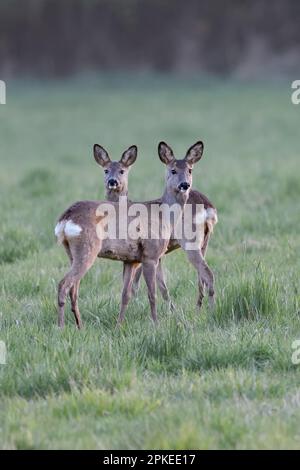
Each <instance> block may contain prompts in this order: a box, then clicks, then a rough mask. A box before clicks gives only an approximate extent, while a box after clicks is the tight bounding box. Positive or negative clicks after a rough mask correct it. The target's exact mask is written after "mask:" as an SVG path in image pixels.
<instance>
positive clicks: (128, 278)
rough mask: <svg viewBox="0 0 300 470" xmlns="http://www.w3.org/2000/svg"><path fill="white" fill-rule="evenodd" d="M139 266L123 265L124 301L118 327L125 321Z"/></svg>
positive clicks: (132, 264) (135, 264) (134, 264)
mask: <svg viewBox="0 0 300 470" xmlns="http://www.w3.org/2000/svg"><path fill="white" fill-rule="evenodd" d="M138 266H139V264H137V263H124V264H123V290H122V301H121V310H120V313H119V317H118V322H117V325H120V324H121V323H122V322H123V321H124V317H125V311H126V308H127V305H128V303H129V300H130V298H131V295H132V282H133V279H134V275H135V273H136V269H137V268H138Z"/></svg>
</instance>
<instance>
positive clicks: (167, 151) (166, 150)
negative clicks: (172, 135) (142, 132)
mask: <svg viewBox="0 0 300 470" xmlns="http://www.w3.org/2000/svg"><path fill="white" fill-rule="evenodd" d="M158 156H159V158H160V160H161V161H162V162H163V163H164V164H165V165H169V164H170V163H171V162H172V161H173V160H175V157H174V154H173V150H172V149H171V147H169V146H168V144H166V143H165V142H160V143H159V144H158Z"/></svg>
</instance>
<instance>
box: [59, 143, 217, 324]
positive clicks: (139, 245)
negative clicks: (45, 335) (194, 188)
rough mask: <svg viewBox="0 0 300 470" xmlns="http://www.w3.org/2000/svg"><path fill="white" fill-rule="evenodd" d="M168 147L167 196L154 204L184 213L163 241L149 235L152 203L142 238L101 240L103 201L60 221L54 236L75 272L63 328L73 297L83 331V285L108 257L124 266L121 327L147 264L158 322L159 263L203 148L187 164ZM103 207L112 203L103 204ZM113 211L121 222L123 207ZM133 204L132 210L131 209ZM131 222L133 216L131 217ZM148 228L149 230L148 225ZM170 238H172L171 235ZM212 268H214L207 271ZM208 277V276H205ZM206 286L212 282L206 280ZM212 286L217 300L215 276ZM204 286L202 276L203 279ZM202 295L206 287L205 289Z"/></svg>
mask: <svg viewBox="0 0 300 470" xmlns="http://www.w3.org/2000/svg"><path fill="white" fill-rule="evenodd" d="M168 149H169V147H166V145H165V144H164V143H161V144H160V145H159V157H160V159H161V161H162V162H163V163H164V164H165V165H166V166H167V176H166V185H165V191H164V193H163V196H162V197H161V199H160V200H158V201H156V202H155V204H156V205H159V206H162V207H165V206H167V207H170V206H172V205H174V204H177V205H178V206H179V207H180V212H179V213H178V214H177V217H176V218H175V217H174V218H173V219H172V220H171V219H169V221H168V224H165V227H164V237H157V238H152V237H150V238H149V236H148V235H147V236H144V233H147V234H149V233H150V232H151V230H152V227H151V226H150V227H149V221H151V216H150V211H151V205H152V204H153V201H152V202H151V201H150V202H146V203H143V204H144V207H145V209H146V211H147V215H148V216H147V217H146V218H145V220H144V224H145V226H143V221H141V229H140V232H141V235H140V237H138V238H134V239H131V238H128V237H127V238H125V239H110V238H105V237H104V236H103V237H102V235H103V234H104V233H105V228H106V226H107V216H104V215H103V213H101V211H100V213H99V207H101V204H102V202H101V201H80V202H77V203H75V204H73V205H72V206H71V207H69V208H68V209H67V210H66V211H65V212H64V213H63V214H62V216H61V217H60V219H59V221H58V223H57V225H56V228H55V234H56V236H57V239H58V241H59V242H60V243H62V244H63V245H64V248H65V250H66V252H67V254H68V256H69V258H70V260H71V269H70V271H69V272H68V273H67V274H66V275H65V277H64V278H63V279H62V281H61V282H60V283H59V287H58V313H59V315H58V322H59V326H60V327H63V326H64V308H65V303H66V297H67V295H68V294H70V297H71V304H72V311H73V313H74V315H75V320H76V324H77V326H78V328H80V327H81V317H80V312H79V308H78V292H79V285H80V281H81V279H82V278H83V276H84V275H85V274H86V272H87V271H88V270H89V269H90V268H91V267H92V265H93V264H94V262H95V260H96V258H97V257H98V256H99V257H109V258H111V259H118V260H121V261H123V262H124V263H125V268H124V279H123V292H122V303H121V309H120V313H119V318H118V322H119V323H120V322H122V321H123V319H124V315H125V310H126V307H127V304H128V302H129V299H130V295H131V292H132V282H133V279H134V276H135V273H136V270H137V267H138V266H139V264H140V263H141V264H142V269H143V275H144V278H145V281H146V285H147V288H148V298H149V302H150V307H151V315H152V319H153V321H156V320H157V309H156V275H157V266H158V264H159V260H160V259H161V257H162V256H163V255H164V254H165V252H166V251H167V249H168V244H169V241H170V238H171V235H172V233H173V231H174V228H175V226H176V224H177V222H178V220H179V219H180V218H181V217H182V212H183V209H184V206H185V204H186V202H187V199H188V196H189V191H190V187H191V184H192V168H193V165H194V164H195V163H196V162H197V161H199V160H200V159H201V157H202V152H203V144H202V142H197V143H196V144H195V145H193V146H192V147H191V148H190V149H189V150H188V152H187V154H186V156H185V158H184V159H182V160H176V159H175V157H174V155H173V152H171V153H170V152H169V151H168ZM104 203H106V205H107V202H106V201H104ZM109 204H110V205H111V206H113V208H114V211H115V214H116V216H115V217H116V219H117V218H118V216H119V215H120V214H118V211H119V203H115V202H110V203H109ZM130 204H131V203H129V207H130ZM128 221H129V222H130V217H128ZM147 225H148V226H147ZM166 234H167V235H166ZM208 269H209V268H208ZM203 278H205V272H204V273H203ZM206 281H209V280H208V279H206ZM211 281H212V284H211V283H210V282H208V285H209V296H210V297H213V295H214V294H213V277H212V279H211ZM200 282H201V283H202V277H201V278H200ZM202 292H203V286H202Z"/></svg>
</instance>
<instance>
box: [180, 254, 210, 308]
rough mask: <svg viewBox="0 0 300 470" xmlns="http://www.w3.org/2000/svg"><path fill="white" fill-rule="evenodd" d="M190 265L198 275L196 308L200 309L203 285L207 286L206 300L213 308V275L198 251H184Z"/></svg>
mask: <svg viewBox="0 0 300 470" xmlns="http://www.w3.org/2000/svg"><path fill="white" fill-rule="evenodd" d="M186 253H187V256H188V259H189V261H190V263H191V264H192V265H193V266H194V267H195V268H196V270H197V274H198V288H199V296H198V301H197V306H198V307H199V308H201V306H202V301H203V297H204V288H203V283H204V284H205V285H206V286H207V289H208V296H209V297H208V300H209V304H210V306H211V307H213V305H214V302H215V292H214V275H213V272H212V270H211V269H210V267H209V266H208V264H207V263H206V261H205V260H204V258H203V256H202V254H201V253H200V251H198V250H197V251H192V250H190V251H189V250H187V251H186Z"/></svg>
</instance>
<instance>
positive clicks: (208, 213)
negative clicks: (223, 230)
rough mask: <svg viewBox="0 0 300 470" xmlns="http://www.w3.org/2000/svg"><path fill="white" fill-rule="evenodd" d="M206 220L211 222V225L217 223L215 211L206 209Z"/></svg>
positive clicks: (210, 208)
mask: <svg viewBox="0 0 300 470" xmlns="http://www.w3.org/2000/svg"><path fill="white" fill-rule="evenodd" d="M205 212H206V220H211V222H212V223H213V224H216V223H217V222H218V216H217V211H216V210H215V209H213V208H212V207H209V208H208V209H206V211H205Z"/></svg>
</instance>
